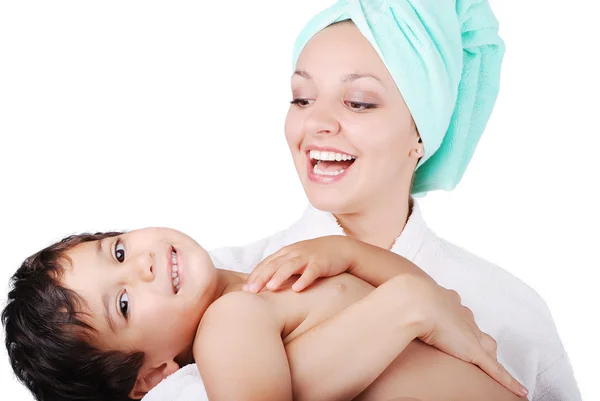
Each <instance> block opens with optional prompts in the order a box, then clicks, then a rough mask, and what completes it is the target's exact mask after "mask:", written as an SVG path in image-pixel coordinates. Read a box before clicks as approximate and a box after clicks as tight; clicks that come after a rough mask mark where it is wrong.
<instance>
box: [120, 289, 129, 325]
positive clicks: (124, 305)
mask: <svg viewBox="0 0 600 401" xmlns="http://www.w3.org/2000/svg"><path fill="white" fill-rule="evenodd" d="M119 310H120V311H121V314H122V315H123V317H124V318H125V319H127V313H128V312H129V296H128V295H127V293H126V292H124V293H123V294H121V296H120V297H119Z"/></svg>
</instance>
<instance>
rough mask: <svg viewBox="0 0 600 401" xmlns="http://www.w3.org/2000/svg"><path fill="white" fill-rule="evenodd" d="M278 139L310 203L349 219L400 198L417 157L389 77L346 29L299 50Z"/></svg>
mask: <svg viewBox="0 0 600 401" xmlns="http://www.w3.org/2000/svg"><path fill="white" fill-rule="evenodd" d="M296 68H297V70H296V72H295V73H294V75H293V77H292V95H293V99H294V100H293V102H292V106H291V107H290V110H289V112H288V115H287V119H286V124H285V132H286V138H287V141H288V145H289V147H290V150H291V152H292V156H293V158H294V163H295V166H296V169H297V171H298V174H299V176H300V180H301V181H302V185H303V186H304V190H305V192H306V194H307V196H308V198H309V200H310V202H311V203H312V204H313V205H314V206H315V207H317V208H318V209H321V210H326V211H329V212H332V213H356V212H360V211H363V210H364V209H365V208H368V207H372V206H376V205H377V200H380V199H381V198H382V197H389V196H395V197H399V196H405V197H406V199H405V200H408V194H409V191H410V182H411V179H412V175H413V172H414V170H415V167H416V164H417V162H418V159H419V157H420V156H421V155H422V153H418V152H417V149H420V150H421V152H422V145H421V144H420V143H419V135H418V133H417V129H416V127H415V124H414V121H413V119H412V116H411V114H410V112H409V110H408V108H407V106H406V103H405V102H404V99H403V98H402V96H401V94H400V92H399V90H398V88H397V86H396V84H395V82H394V80H393V78H392V76H391V75H390V73H389V72H388V70H387V69H386V67H385V65H384V64H383V62H382V61H381V58H380V57H379V55H378V54H377V52H376V51H375V49H374V48H373V47H372V46H371V44H370V43H369V41H368V40H367V39H366V38H365V37H364V36H363V35H362V34H361V33H360V31H359V30H358V28H356V26H355V25H354V24H353V23H350V22H344V23H339V24H335V25H332V26H330V27H328V28H326V29H324V30H323V31H321V32H320V33H318V34H317V35H315V36H314V37H313V38H312V39H311V40H310V42H309V43H308V44H307V45H306V47H305V48H304V49H303V51H302V53H301V54H300V57H299V59H298V62H297V64H296Z"/></svg>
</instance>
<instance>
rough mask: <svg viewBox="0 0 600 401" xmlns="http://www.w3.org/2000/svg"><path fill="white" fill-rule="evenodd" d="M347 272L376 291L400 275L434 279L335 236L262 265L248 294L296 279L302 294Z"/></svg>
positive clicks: (392, 255)
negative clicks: (316, 282) (317, 283)
mask: <svg viewBox="0 0 600 401" xmlns="http://www.w3.org/2000/svg"><path fill="white" fill-rule="evenodd" d="M344 272H348V273H350V274H352V275H353V276H356V277H358V278H360V279H362V280H364V281H366V282H367V283H369V284H371V285H372V286H374V287H379V286H380V285H381V284H383V283H385V282H386V281H388V280H390V279H392V278H394V277H396V276H398V275H401V274H411V275H415V276H418V277H420V278H424V279H429V280H431V281H432V282H433V279H431V278H430V277H429V276H428V275H427V274H426V273H425V272H424V271H423V270H421V269H420V268H419V267H418V266H417V265H415V264H414V263H412V262H411V261H409V260H408V259H406V258H404V257H402V256H400V255H398V254H395V253H393V252H390V251H388V250H385V249H383V248H379V247H377V246H374V245H370V244H367V243H365V242H362V241H359V240H357V239H354V238H350V237H346V236H340V235H333V236H327V237H320V238H315V239H312V240H307V241H300V242H297V243H295V244H292V245H288V246H286V247H284V248H282V249H280V250H279V251H278V252H275V253H274V254H272V255H270V256H269V257H267V258H266V259H264V260H263V261H262V262H260V263H259V264H258V265H257V266H256V268H255V269H254V270H253V271H252V273H251V274H250V275H249V276H248V278H247V280H246V285H245V287H244V289H245V290H248V291H251V292H259V291H261V290H262V289H263V288H264V287H267V288H268V289H270V290H276V289H278V288H279V287H280V286H281V284H283V283H284V282H285V281H286V280H288V279H289V278H290V277H292V276H293V275H300V277H299V278H298V280H297V281H296V282H295V283H294V285H293V286H292V288H293V289H294V290H295V291H302V290H303V289H305V288H306V287H308V286H309V285H310V284H312V283H313V282H314V281H315V280H316V279H318V278H319V277H332V276H336V275H338V274H341V273H344Z"/></svg>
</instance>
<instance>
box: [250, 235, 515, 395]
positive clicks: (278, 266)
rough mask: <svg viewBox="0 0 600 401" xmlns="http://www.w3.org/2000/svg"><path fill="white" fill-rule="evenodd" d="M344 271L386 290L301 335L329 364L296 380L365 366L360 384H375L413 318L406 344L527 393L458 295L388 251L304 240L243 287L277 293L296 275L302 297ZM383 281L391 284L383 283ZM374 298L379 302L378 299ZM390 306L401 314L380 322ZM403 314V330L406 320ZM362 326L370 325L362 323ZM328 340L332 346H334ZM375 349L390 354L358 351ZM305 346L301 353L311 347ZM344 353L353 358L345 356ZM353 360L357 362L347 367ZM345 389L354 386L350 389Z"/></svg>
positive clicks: (349, 242)
mask: <svg viewBox="0 0 600 401" xmlns="http://www.w3.org/2000/svg"><path fill="white" fill-rule="evenodd" d="M348 269H350V270H351V271H353V272H354V274H355V275H357V276H359V277H361V276H362V278H364V279H365V281H367V282H369V283H370V284H372V285H375V286H378V285H379V284H381V283H382V282H383V283H384V284H382V285H381V286H379V288H377V289H376V290H375V291H374V292H373V293H372V294H371V296H370V297H367V298H366V299H365V300H364V301H362V302H359V303H357V304H356V305H353V306H352V307H350V308H348V309H346V310H344V311H343V312H341V313H340V314H338V315H336V316H335V317H334V318H332V319H330V321H328V322H326V323H325V324H322V325H320V327H319V328H318V329H315V330H314V332H313V333H311V336H302V337H305V338H303V341H306V343H308V342H309V341H310V340H312V342H311V343H310V344H312V346H315V347H316V346H318V345H319V344H328V345H329V348H328V349H327V352H328V353H329V354H330V355H331V356H332V358H331V359H330V361H328V362H327V363H326V364H324V365H322V366H321V365H315V366H314V367H312V370H311V369H302V370H299V372H301V373H300V376H298V375H296V377H295V378H294V380H303V375H306V377H311V378H312V377H314V379H315V380H319V379H320V378H323V377H324V376H325V375H327V374H329V373H331V372H332V371H333V370H328V369H333V367H334V366H339V367H341V368H342V369H345V370H351V369H354V368H355V367H359V368H360V369H362V368H363V367H365V366H368V367H369V369H367V370H365V371H364V372H365V375H364V376H363V379H364V380H362V381H361V380H359V381H358V382H360V383H362V385H364V384H365V383H367V382H368V383H371V382H372V381H373V380H375V378H376V377H377V375H376V374H374V373H375V372H377V371H379V372H381V371H383V370H384V369H385V368H386V367H387V365H386V361H390V360H393V358H395V357H396V356H398V354H399V353H400V352H401V351H402V350H403V349H404V347H405V346H406V338H405V337H404V335H403V333H411V330H408V331H405V330H407V324H408V326H412V325H414V319H415V316H416V319H417V321H418V328H419V329H418V330H417V331H418V333H417V334H416V335H415V336H413V337H412V338H411V339H414V338H416V337H418V338H419V339H420V340H422V341H423V342H425V343H427V344H429V345H432V346H434V347H436V348H438V349H439V350H441V351H443V352H445V353H447V354H449V355H452V356H454V357H456V358H458V359H461V360H463V361H466V362H469V363H472V364H474V365H477V366H479V367H480V368H481V369H482V370H483V371H485V372H486V373H487V374H488V375H489V376H490V377H492V378H493V379H495V380H496V381H498V382H499V383H501V384H502V385H504V386H505V387H507V388H508V389H510V390H511V391H513V392H514V393H515V394H519V395H526V390H525V389H524V388H523V387H522V386H521V385H520V384H519V383H518V382H517V381H516V380H515V379H514V378H513V377H511V376H510V374H509V373H508V372H507V371H506V370H505V369H504V367H503V366H502V365H501V364H499V363H498V361H497V358H496V343H495V341H494V340H493V339H492V338H491V337H490V336H488V335H487V334H485V333H483V332H481V331H480V330H479V328H478V327H477V325H476V324H475V320H474V317H473V313H472V312H471V311H470V310H469V309H468V308H465V307H464V306H463V305H462V304H461V299H460V296H459V295H458V294H457V293H456V292H455V291H449V290H446V289H444V288H443V287H441V286H439V285H437V284H436V283H435V281H434V280H433V279H432V278H431V277H429V276H428V275H427V274H425V272H423V271H422V270H421V269H419V268H418V267H417V266H416V265H414V264H413V263H412V262H410V261H408V260H407V259H405V258H403V257H402V256H400V255H397V254H395V253H393V252H389V251H386V250H384V249H381V248H378V247H375V246H373V245H369V244H366V243H363V242H360V241H357V240H354V239H351V238H348V237H344V236H330V237H321V238H317V239H313V240H308V241H302V242H298V243H296V244H292V245H289V246H287V247H285V248H282V249H281V250H280V251H278V252H276V253H275V254H273V255H271V256H269V257H268V258H267V259H265V260H264V261H263V262H261V263H260V265H259V266H257V267H256V269H255V271H253V272H252V274H251V275H250V277H249V278H248V281H247V285H246V287H245V288H246V289H247V290H250V291H260V290H261V289H262V288H263V287H264V286H265V285H266V286H267V288H269V289H276V288H278V287H279V285H280V284H281V283H283V282H284V281H285V280H286V279H288V278H289V277H291V276H292V275H294V274H301V276H300V278H299V279H298V280H297V281H296V283H294V285H293V287H292V288H293V289H295V290H298V291H301V290H303V289H304V288H306V287H307V286H308V285H310V283H312V282H313V281H314V280H316V279H317V278H319V277H330V276H335V275H337V274H340V273H342V272H344V271H346V270H348ZM377 271H379V273H377ZM388 277H394V278H392V279H390V280H388ZM379 293H382V294H383V295H377V294H379ZM389 305H392V309H395V308H394V307H393V306H394V305H400V309H402V312H398V311H397V313H390V314H386V315H385V316H382V315H380V311H382V310H388V309H386V308H387V307H388V306H389ZM382 308H383V309H382ZM405 313H406V314H408V316H409V323H407V322H406V321H405V320H404V319H405V318H406V315H405ZM415 314H417V315H415ZM373 317H379V318H380V319H373ZM373 320H377V322H374V321H373ZM367 321H368V322H371V323H370V324H373V326H369V325H368V324H366V323H364V322H367ZM356 328H358V329H359V331H358V332H355V334H353V335H352V336H348V334H347V333H348V332H353V331H354V330H355V329H356ZM381 330H388V331H386V332H387V333H390V332H395V333H396V335H397V336H398V338H396V337H393V336H391V337H390V339H389V341H392V342H389V341H388V340H386V341H383V340H382V337H381V335H380V334H379V332H380V331H381ZM344 336H347V337H345V338H344ZM332 338H335V339H336V340H335V341H332V340H331V339H332ZM386 338H387V337H386ZM317 339H320V340H317ZM298 340H300V338H299V339H298ZM394 341H395V342H394ZM409 341H410V340H409ZM373 344H375V345H374V346H375V347H381V348H383V349H384V350H389V351H390V353H383V354H378V353H377V352H363V351H362V349H363V348H364V347H368V348H369V349H371V348H370V347H372V346H373ZM296 346H298V345H296ZM303 346H304V347H306V350H309V349H310V347H311V345H303ZM349 353H350V354H352V355H350V356H348V354H349ZM354 353H356V354H357V355H358V358H359V360H360V361H359V362H357V363H353V364H348V359H349V358H350V357H351V356H353V355H354ZM336 358H337V359H336ZM361 358H362V359H361ZM368 358H371V359H368ZM388 363H389V362H388ZM294 369H295V368H294V366H293V362H292V372H293V373H294V374H296V371H295V370H294ZM319 369H320V370H319ZM317 372H321V373H317ZM359 372H363V371H362V370H361V371H359ZM349 373H351V372H349ZM341 377H346V376H341ZM350 377H352V376H350ZM358 382H357V383H358ZM367 385H368V384H367ZM341 387H342V386H340V388H341ZM350 388H352V389H354V388H355V387H354V386H352V385H351V384H350ZM363 389H364V387H363Z"/></svg>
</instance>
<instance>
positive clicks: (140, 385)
mask: <svg viewBox="0 0 600 401" xmlns="http://www.w3.org/2000/svg"><path fill="white" fill-rule="evenodd" d="M178 370H179V365H178V364H177V362H175V361H173V360H171V361H168V362H165V363H163V364H162V365H160V366H157V367H150V366H142V368H141V369H140V371H139V373H138V377H137V380H136V381H135V385H134V386H133V389H132V390H131V392H130V393H129V398H132V399H135V400H140V399H142V398H143V397H144V396H145V395H146V393H147V392H148V391H150V390H152V389H153V388H154V387H156V386H157V385H158V383H160V382H161V381H162V380H163V379H165V378H166V377H167V376H169V375H171V374H173V373H175V372H177V371H178Z"/></svg>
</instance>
